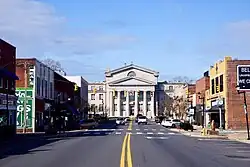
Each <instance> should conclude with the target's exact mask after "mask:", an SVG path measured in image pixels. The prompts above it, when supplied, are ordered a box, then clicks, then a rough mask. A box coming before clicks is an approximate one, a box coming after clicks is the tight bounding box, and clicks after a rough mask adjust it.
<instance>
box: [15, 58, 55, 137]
mask: <svg viewBox="0 0 250 167" xmlns="http://www.w3.org/2000/svg"><path fill="white" fill-rule="evenodd" d="M16 73H17V76H18V77H19V78H20V79H19V80H18V81H17V82H16V87H17V89H16V96H17V97H18V101H17V130H18V131H20V132H22V131H24V130H25V131H28V132H35V131H43V130H44V117H45V116H44V113H45V112H46V110H48V109H50V106H52V105H53V101H54V71H53V70H51V69H50V68H49V67H47V66H46V65H45V64H43V63H41V62H39V61H38V60H37V59H35V58H30V59H17V63H16ZM24 115H26V117H24ZM25 127H26V128H25Z"/></svg>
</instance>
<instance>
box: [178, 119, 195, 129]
mask: <svg viewBox="0 0 250 167" xmlns="http://www.w3.org/2000/svg"><path fill="white" fill-rule="evenodd" d="M180 128H181V129H184V130H186V131H188V130H191V131H193V130H194V127H193V125H192V124H190V123H189V122H188V121H185V122H181V123H180Z"/></svg>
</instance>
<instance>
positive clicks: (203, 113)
mask: <svg viewBox="0 0 250 167" xmlns="http://www.w3.org/2000/svg"><path fill="white" fill-rule="evenodd" d="M198 95H199V99H201V100H202V128H204V127H205V122H206V121H205V97H204V96H200V95H201V93H200V92H199V93H198Z"/></svg>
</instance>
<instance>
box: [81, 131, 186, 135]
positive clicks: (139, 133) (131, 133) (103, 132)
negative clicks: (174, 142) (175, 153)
mask: <svg viewBox="0 0 250 167" xmlns="http://www.w3.org/2000/svg"><path fill="white" fill-rule="evenodd" d="M125 134H130V135H158V136H159V135H162V136H164V135H181V134H178V133H171V132H168V133H163V132H141V131H139V132H129V131H124V132H121V131H114V132H111V131H110V132H106V131H101V132H96V131H92V132H90V131H87V132H82V135H125Z"/></svg>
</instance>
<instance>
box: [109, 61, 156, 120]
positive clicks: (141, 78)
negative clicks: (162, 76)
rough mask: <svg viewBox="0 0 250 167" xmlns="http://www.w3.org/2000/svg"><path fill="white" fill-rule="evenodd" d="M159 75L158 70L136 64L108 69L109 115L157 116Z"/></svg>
mask: <svg viewBox="0 0 250 167" xmlns="http://www.w3.org/2000/svg"><path fill="white" fill-rule="evenodd" d="M158 76H159V73H158V72H156V71H153V70H150V69H147V68H144V67H140V66H137V65H134V64H130V65H125V66H123V67H121V68H118V69H114V70H108V71H106V72H105V83H106V87H105V88H106V104H105V105H106V106H107V109H108V115H109V116H136V115H137V114H143V115H145V116H147V117H148V118H151V117H155V115H157V113H156V105H155V104H156V96H155V91H156V86H157V82H158Z"/></svg>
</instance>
